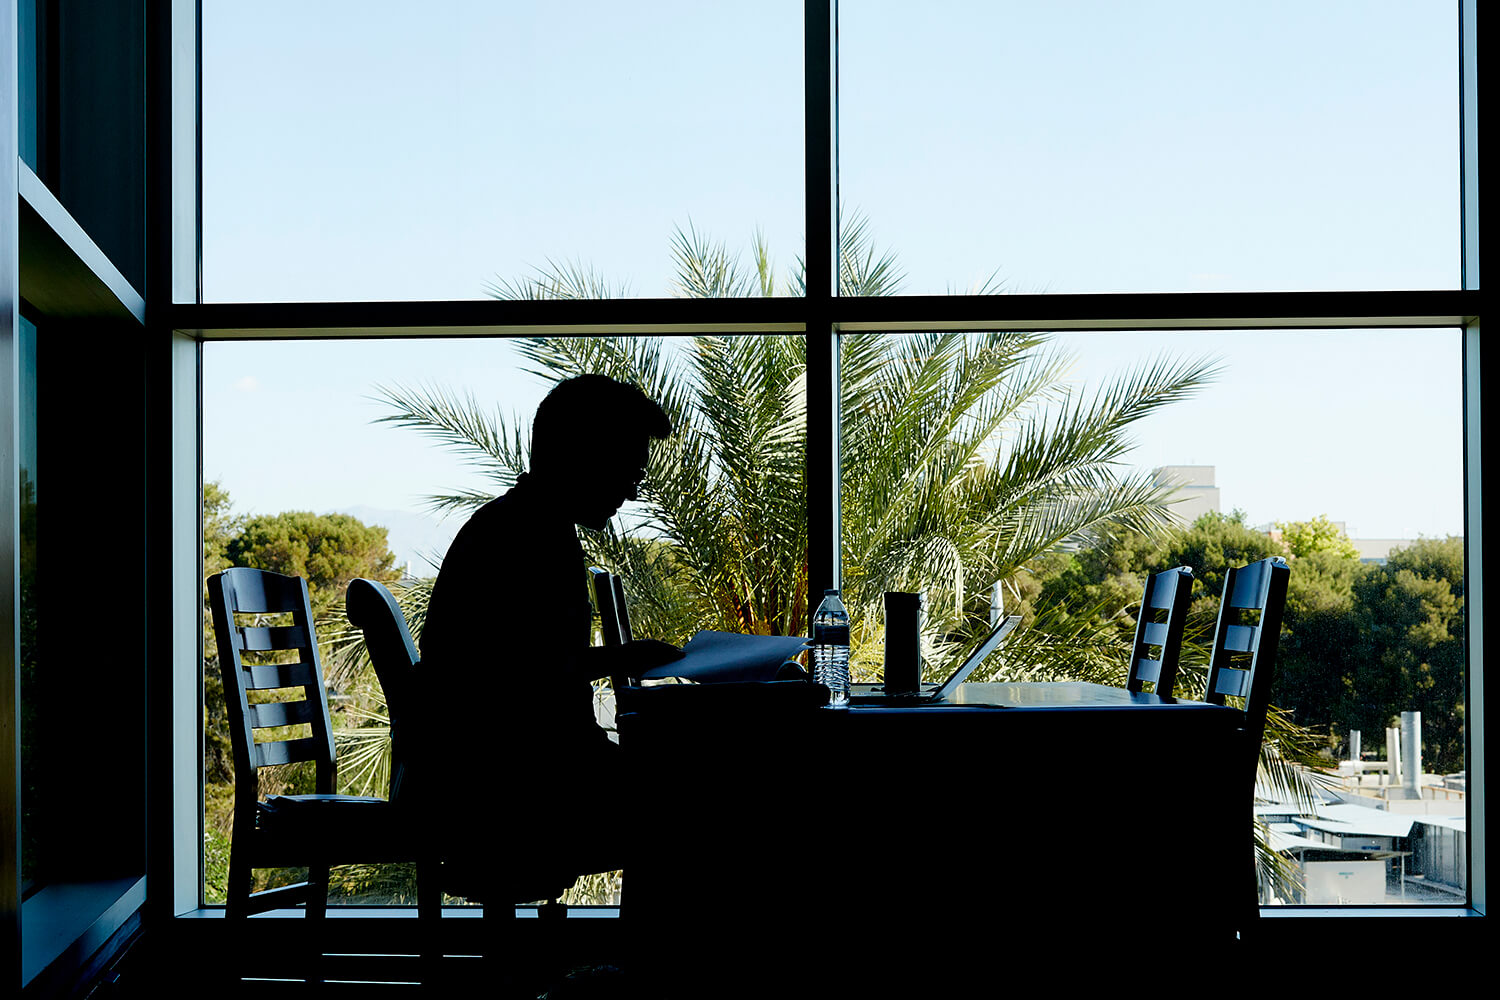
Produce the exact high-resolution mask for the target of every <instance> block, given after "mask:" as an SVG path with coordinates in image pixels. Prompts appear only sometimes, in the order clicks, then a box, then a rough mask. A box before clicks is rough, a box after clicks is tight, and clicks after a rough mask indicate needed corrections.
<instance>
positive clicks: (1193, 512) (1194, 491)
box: [1151, 465, 1219, 524]
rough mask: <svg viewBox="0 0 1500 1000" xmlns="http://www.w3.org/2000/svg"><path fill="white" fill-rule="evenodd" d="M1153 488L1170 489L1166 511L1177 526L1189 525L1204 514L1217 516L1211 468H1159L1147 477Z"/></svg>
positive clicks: (1217, 507)
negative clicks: (1165, 487)
mask: <svg viewBox="0 0 1500 1000" xmlns="http://www.w3.org/2000/svg"><path fill="white" fill-rule="evenodd" d="M1151 481H1152V482H1153V483H1155V484H1156V485H1157V486H1173V487H1176V492H1175V493H1174V494H1173V495H1172V499H1171V500H1169V501H1167V503H1168V507H1167V510H1168V512H1169V513H1170V514H1171V516H1172V519H1173V520H1175V521H1177V522H1178V523H1179V524H1192V523H1193V522H1194V521H1196V520H1198V518H1200V517H1202V516H1203V515H1204V514H1208V513H1214V514H1217V513H1219V488H1218V487H1217V486H1215V485H1214V467H1213V466H1212V465H1163V466H1161V467H1160V468H1159V469H1156V470H1154V471H1153V472H1152V474H1151Z"/></svg>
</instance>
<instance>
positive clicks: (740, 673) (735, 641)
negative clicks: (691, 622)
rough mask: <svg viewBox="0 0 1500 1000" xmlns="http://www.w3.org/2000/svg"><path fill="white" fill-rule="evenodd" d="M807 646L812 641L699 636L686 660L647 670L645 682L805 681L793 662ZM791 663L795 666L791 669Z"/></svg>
mask: <svg viewBox="0 0 1500 1000" xmlns="http://www.w3.org/2000/svg"><path fill="white" fill-rule="evenodd" d="M807 643H808V640H806V639H803V638H801V637H799V636H794V635H740V634H739V633H737V632H708V631H704V632H699V633H698V634H697V635H695V636H693V637H692V638H691V639H689V640H688V641H687V644H686V645H684V646H683V647H682V653H683V656H682V659H680V660H677V661H676V662H674V663H667V664H664V665H663V666H660V667H653V668H651V669H650V670H647V671H646V672H645V673H643V674H642V675H641V680H643V681H647V680H660V679H662V678H666V677H681V678H683V679H684V680H689V681H693V682H695V683H698V684H712V683H721V682H725V681H774V680H776V679H777V678H778V677H780V678H781V679H786V678H787V677H788V676H798V677H805V676H806V674H805V673H803V672H802V668H801V667H800V666H799V665H798V664H797V663H796V662H795V661H794V660H793V658H794V657H795V656H796V655H797V654H798V653H800V652H802V650H804V649H806V648H807ZM789 662H790V663H791V666H787V664H788V663H789Z"/></svg>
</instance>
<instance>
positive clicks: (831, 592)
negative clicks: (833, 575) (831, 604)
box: [823, 587, 839, 597]
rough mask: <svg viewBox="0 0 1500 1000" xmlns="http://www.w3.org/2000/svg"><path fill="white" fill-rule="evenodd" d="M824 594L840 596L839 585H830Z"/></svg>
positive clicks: (825, 595)
mask: <svg viewBox="0 0 1500 1000" xmlns="http://www.w3.org/2000/svg"><path fill="white" fill-rule="evenodd" d="M823 596H824V597H837V596H839V588H837V587H830V588H829V589H827V590H825V591H823Z"/></svg>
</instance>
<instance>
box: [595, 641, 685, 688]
mask: <svg viewBox="0 0 1500 1000" xmlns="http://www.w3.org/2000/svg"><path fill="white" fill-rule="evenodd" d="M680 659H682V650H681V649H678V648H677V647H676V646H674V645H672V644H671V643H670V642H661V641H659V640H657V639H633V640H631V641H630V642H627V643H625V644H623V645H620V646H589V647H588V648H586V649H584V650H582V651H581V652H580V654H579V655H578V657H577V658H576V659H575V660H574V662H573V663H572V664H570V665H569V666H570V667H571V669H573V670H575V671H577V675H578V676H580V677H581V678H582V679H583V680H586V681H592V680H595V679H596V678H599V677H614V676H616V675H624V676H626V677H639V676H640V675H641V674H642V673H644V672H645V671H647V670H650V669H651V668H652V667H659V666H662V665H663V664H666V663H672V662H674V661H676V660H680Z"/></svg>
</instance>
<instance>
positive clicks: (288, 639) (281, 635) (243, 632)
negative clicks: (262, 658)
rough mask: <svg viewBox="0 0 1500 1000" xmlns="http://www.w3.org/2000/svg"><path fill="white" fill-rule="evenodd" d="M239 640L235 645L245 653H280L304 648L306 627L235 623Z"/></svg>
mask: <svg viewBox="0 0 1500 1000" xmlns="http://www.w3.org/2000/svg"><path fill="white" fill-rule="evenodd" d="M235 631H236V632H238V633H239V635H240V641H239V642H237V643H235V645H236V646H237V647H238V648H239V649H240V650H241V651H242V652H246V653H280V652H285V651H287V650H291V649H306V648H307V647H308V646H309V645H311V643H310V642H309V641H308V637H307V629H305V628H303V627H302V626H300V625H236V626H235Z"/></svg>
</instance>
